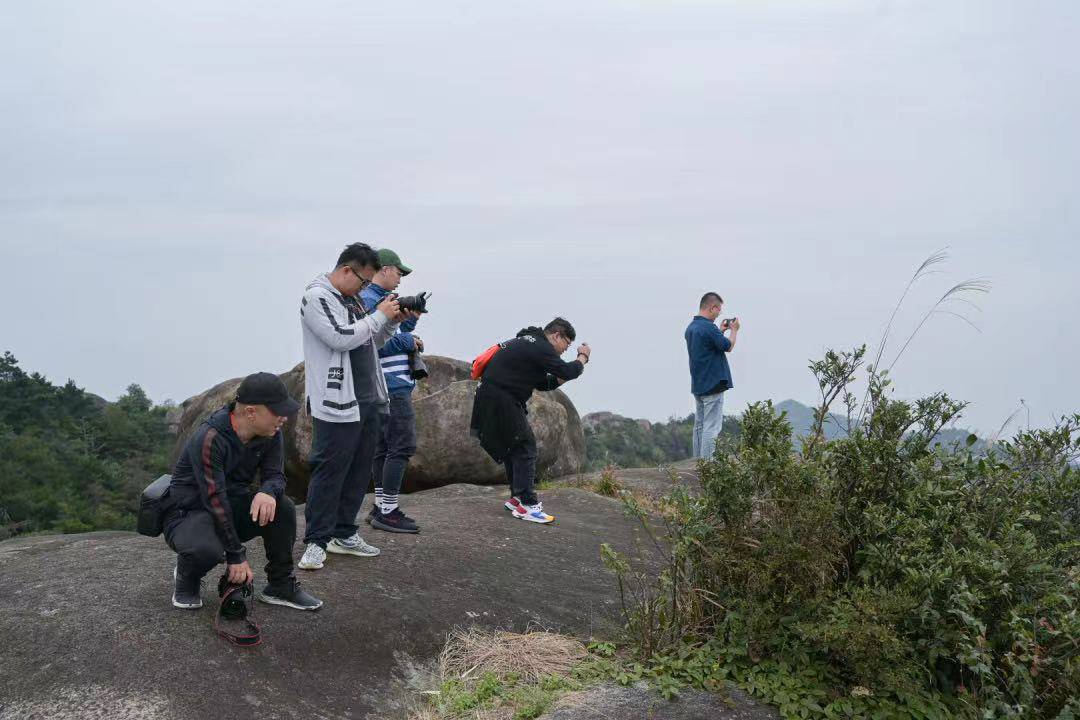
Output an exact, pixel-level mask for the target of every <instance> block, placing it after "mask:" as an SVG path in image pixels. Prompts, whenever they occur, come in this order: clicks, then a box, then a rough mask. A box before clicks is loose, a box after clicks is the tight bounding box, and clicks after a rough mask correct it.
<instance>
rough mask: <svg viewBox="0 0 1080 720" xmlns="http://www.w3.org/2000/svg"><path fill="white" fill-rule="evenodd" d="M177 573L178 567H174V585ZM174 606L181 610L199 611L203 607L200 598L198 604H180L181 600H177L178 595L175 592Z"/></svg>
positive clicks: (173, 597)
mask: <svg viewBox="0 0 1080 720" xmlns="http://www.w3.org/2000/svg"><path fill="white" fill-rule="evenodd" d="M177 572H178V570H177V568H176V566H175V565H174V566H173V569H172V578H173V582H174V583H175V582H176V573H177ZM201 589H202V588H200V590H201ZM172 604H173V607H175V608H180V609H181V610H198V609H199V608H201V607H202V598H199V602H198V604H193V603H182V602H180V601H179V600H177V599H176V593H175V592H174V593H173V596H172Z"/></svg>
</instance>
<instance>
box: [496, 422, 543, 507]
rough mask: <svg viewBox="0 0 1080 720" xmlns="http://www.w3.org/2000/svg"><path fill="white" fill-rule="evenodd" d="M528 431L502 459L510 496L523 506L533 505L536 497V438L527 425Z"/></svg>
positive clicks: (526, 424)
mask: <svg viewBox="0 0 1080 720" xmlns="http://www.w3.org/2000/svg"><path fill="white" fill-rule="evenodd" d="M525 428H526V430H527V431H528V432H527V433H526V435H525V437H524V439H521V440H520V441H519V442H518V443H517V444H515V445H514V446H513V447H511V448H510V451H509V452H508V453H506V457H505V458H504V459H503V467H504V468H505V469H506V481H507V482H509V483H510V494H511V495H513V496H514V497H516V498H517V499H518V500H520V501H521V502H522V503H524V504H525V505H535V504H536V503H537V499H538V498H537V497H536V456H537V452H536V436H535V435H533V432H532V429H531V428H529V424H528V423H525Z"/></svg>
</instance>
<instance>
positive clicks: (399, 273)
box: [360, 248, 424, 533]
mask: <svg viewBox="0 0 1080 720" xmlns="http://www.w3.org/2000/svg"><path fill="white" fill-rule="evenodd" d="M378 256H379V265H380V266H381V269H380V270H379V271H378V272H377V273H375V276H374V277H373V278H372V279H371V284H370V285H368V286H367V287H366V288H364V290H363V292H361V293H360V302H361V303H362V304H363V305H364V308H365V309H368V311H369V312H370V308H374V307H376V306H377V305H378V304H379V303H381V302H383V300H384V299H385V298H386V297H387V296H388V295H390V294H391V293H393V292H394V291H395V290H397V288H398V285H400V284H401V279H402V278H403V277H405V276H406V275H408V274H409V273H411V272H412V268H410V267H409V266H408V265H406V264H405V263H403V262H402V261H401V257H400V256H399V255H398V254H397V253H396V252H394V251H393V250H390V249H388V248H382V249H381V250H379V251H378ZM418 319H419V318H418V317H412V318H409V319H407V320H405V321H404V322H402V323H401V327H400V328H399V329H398V332H397V334H395V335H393V336H391V337H390V339H389V340H387V341H386V344H385V345H383V346H382V348H380V349H379V363H380V364H381V365H382V371H383V375H384V377H385V378H386V389H387V390H388V391H389V393H390V417H389V418H384V420H383V428H382V437H381V438H380V440H379V446H378V449H377V450H376V451H375V461H374V463H373V464H372V466H371V473H372V477H373V479H374V482H375V505H374V506H373V507H372V508H371V514H370V515H368V518H367V520H368V522H369V523H371V527H373V528H376V529H378V530H385V531H387V532H399V533H415V532H420V528H419V527H418V526H417V524H416V522H415V521H414V520H413V519H412V518H410V517H409V516H407V515H406V514H405V513H403V512H402V511H401V508H399V507H398V494H399V493H400V492H401V483H402V480H403V479H404V478H405V469H406V468H407V467H408V466H409V458H411V457H412V456H413V455H414V454H416V414H415V412H414V411H413V404H412V392H413V388H415V387H416V381H415V380H414V379H413V378H412V375H411V373H410V370H409V356H410V355H411V354H412V353H416V352H419V351H422V350H423V349H424V342H423V341H422V340H421V339H420V338H419V336H417V335H414V334H413V331H414V330H415V329H416V323H417V321H418Z"/></svg>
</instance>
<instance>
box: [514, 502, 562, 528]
mask: <svg viewBox="0 0 1080 720" xmlns="http://www.w3.org/2000/svg"><path fill="white" fill-rule="evenodd" d="M521 507H523V508H524V509H525V512H524V513H516V512H515V513H514V517H516V518H521V519H522V520H528V521H529V522H534V523H541V524H542V525H546V524H548V523H551V522H555V516H554V515H548V514H547V513H546V512H544V503H541V502H538V503H536V504H535V505H525V504H522V506H521Z"/></svg>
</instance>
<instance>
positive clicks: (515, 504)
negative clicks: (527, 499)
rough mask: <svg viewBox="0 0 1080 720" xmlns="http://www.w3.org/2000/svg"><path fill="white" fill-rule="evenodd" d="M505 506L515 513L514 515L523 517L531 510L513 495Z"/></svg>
mask: <svg viewBox="0 0 1080 720" xmlns="http://www.w3.org/2000/svg"><path fill="white" fill-rule="evenodd" d="M503 507H504V508H506V509H507V510H509V511H510V512H511V514H513V516H514V517H521V516H522V515H524V514H525V513H527V512H529V511H528V510H526V509H525V506H524V505H522V504H521V501H520V500H518V499H517V498H516V497H512V498H510V499H509V500H507V501H506V502H504V503H503Z"/></svg>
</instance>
